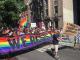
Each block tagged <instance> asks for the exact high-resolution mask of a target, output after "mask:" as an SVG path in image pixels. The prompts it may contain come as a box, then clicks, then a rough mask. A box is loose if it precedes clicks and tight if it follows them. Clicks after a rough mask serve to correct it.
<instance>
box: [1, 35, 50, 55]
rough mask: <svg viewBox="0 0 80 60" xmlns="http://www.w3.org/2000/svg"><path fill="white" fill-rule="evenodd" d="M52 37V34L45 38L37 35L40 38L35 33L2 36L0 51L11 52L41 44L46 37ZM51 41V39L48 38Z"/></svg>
mask: <svg viewBox="0 0 80 60" xmlns="http://www.w3.org/2000/svg"><path fill="white" fill-rule="evenodd" d="M48 37H51V35H50V34H47V35H46V36H44V37H43V38H41V37H37V38H40V39H36V38H34V37H33V35H30V34H26V35H22V36H16V37H13V38H10V37H0V53H2V54H4V53H9V52H15V51H18V50H21V49H24V48H29V47H33V46H34V45H36V44H40V43H41V42H43V41H44V42H46V39H45V38H48ZM47 40H48V41H49V39H47Z"/></svg>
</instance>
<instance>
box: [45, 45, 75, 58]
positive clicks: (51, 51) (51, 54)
mask: <svg viewBox="0 0 80 60" xmlns="http://www.w3.org/2000/svg"><path fill="white" fill-rule="evenodd" d="M67 48H68V49H73V50H75V49H74V47H70V46H63V47H60V48H59V50H62V49H67ZM53 52H54V49H53V48H51V50H47V51H46V53H47V54H49V55H50V56H51V57H53V58H54V59H55V56H54V54H53Z"/></svg>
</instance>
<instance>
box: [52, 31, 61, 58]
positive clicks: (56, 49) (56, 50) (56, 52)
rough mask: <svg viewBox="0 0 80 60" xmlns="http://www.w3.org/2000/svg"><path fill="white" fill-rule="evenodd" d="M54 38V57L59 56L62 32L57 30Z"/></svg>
mask: <svg viewBox="0 0 80 60" xmlns="http://www.w3.org/2000/svg"><path fill="white" fill-rule="evenodd" d="M52 38H53V40H52V43H53V45H54V52H53V54H54V57H55V58H58V47H59V39H60V32H59V31H58V30H56V31H55V32H54V34H53V36H52Z"/></svg>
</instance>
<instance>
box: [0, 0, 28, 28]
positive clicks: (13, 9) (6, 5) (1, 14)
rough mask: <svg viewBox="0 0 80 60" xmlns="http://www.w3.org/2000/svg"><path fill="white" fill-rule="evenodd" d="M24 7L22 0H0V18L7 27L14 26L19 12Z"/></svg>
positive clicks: (24, 8) (23, 9)
mask: <svg viewBox="0 0 80 60" xmlns="http://www.w3.org/2000/svg"><path fill="white" fill-rule="evenodd" d="M26 9H27V8H26V5H25V4H24V3H23V1H22V0H0V20H1V22H2V23H3V24H5V25H6V26H8V27H9V26H10V27H16V26H17V24H16V22H18V21H19V14H20V13H21V12H22V11H25V10H26Z"/></svg>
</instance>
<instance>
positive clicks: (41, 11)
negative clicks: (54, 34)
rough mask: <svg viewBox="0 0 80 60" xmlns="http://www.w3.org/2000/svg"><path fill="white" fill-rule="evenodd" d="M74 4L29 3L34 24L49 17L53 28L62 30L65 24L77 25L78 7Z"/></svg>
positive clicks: (65, 0) (69, 0)
mask: <svg viewBox="0 0 80 60" xmlns="http://www.w3.org/2000/svg"><path fill="white" fill-rule="evenodd" d="M27 1H29V0H27ZM77 1H78V0H77ZM74 2H75V0H30V2H27V3H29V6H30V11H31V12H30V14H31V16H32V17H33V21H34V22H35V21H38V22H39V21H41V20H44V19H45V18H46V17H49V18H50V20H51V21H50V22H51V23H50V24H51V25H52V26H53V27H55V28H62V27H63V26H64V24H65V23H75V19H76V18H77V17H75V18H74V16H75V15H77V12H76V10H75V8H77V7H74V5H76V3H74ZM77 23H78V21H77V22H76V24H77ZM50 24H49V25H50Z"/></svg>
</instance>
